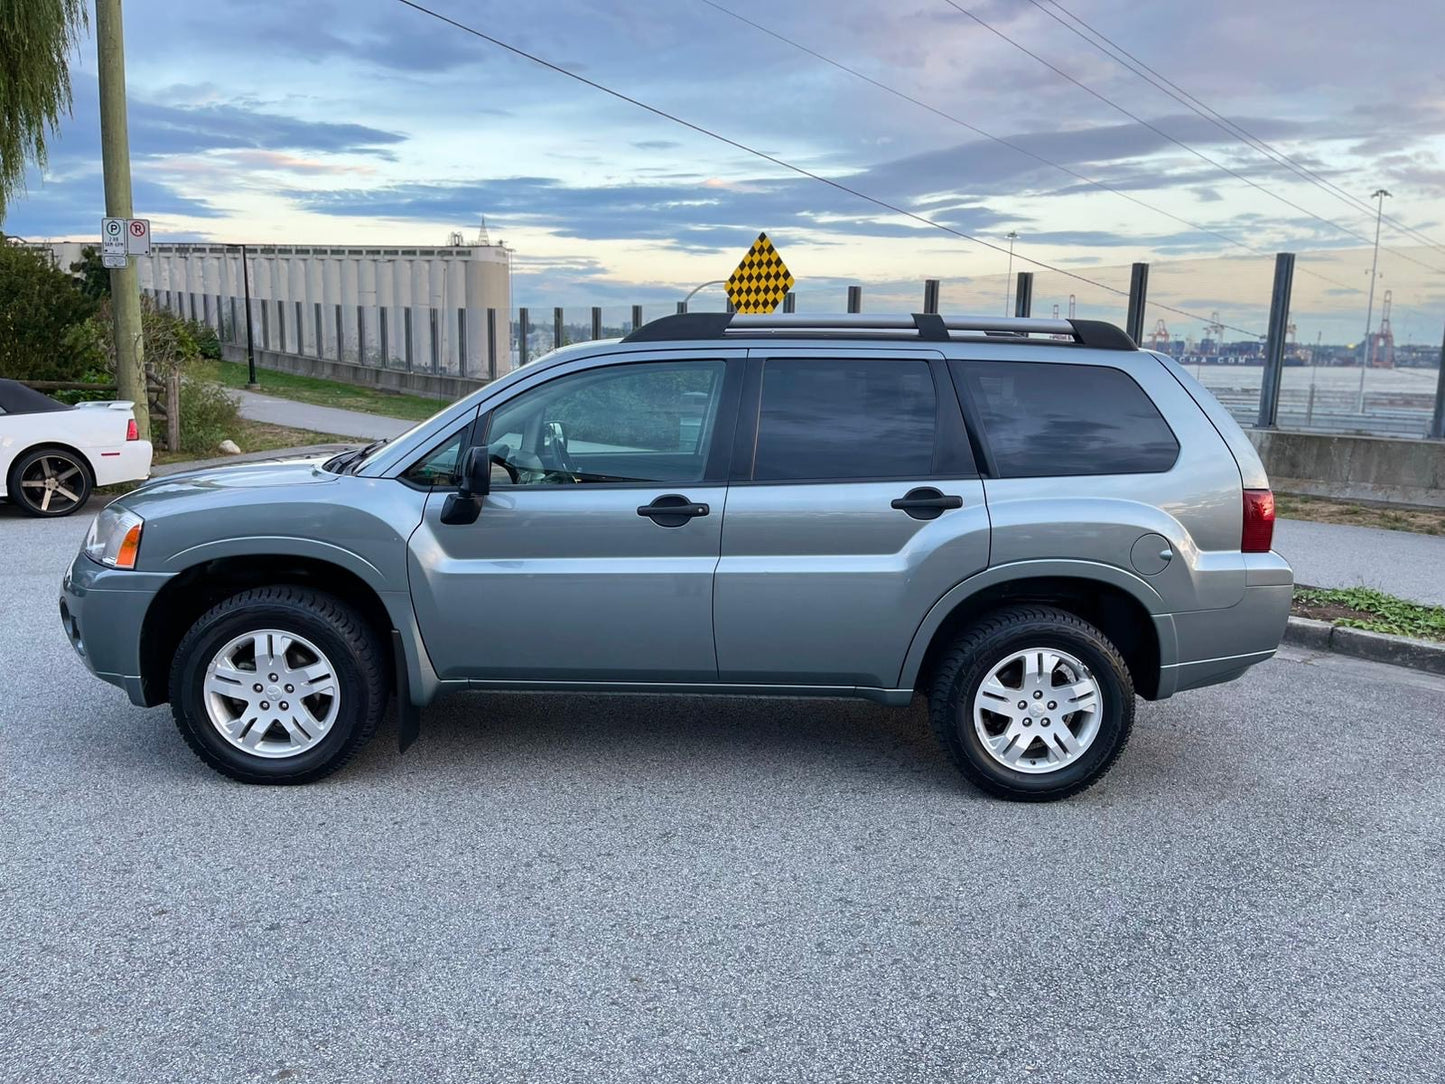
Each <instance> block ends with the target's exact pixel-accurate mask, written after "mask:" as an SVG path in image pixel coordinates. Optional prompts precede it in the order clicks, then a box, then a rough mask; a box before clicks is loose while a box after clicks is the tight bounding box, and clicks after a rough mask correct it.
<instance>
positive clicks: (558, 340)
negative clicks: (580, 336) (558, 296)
mask: <svg viewBox="0 0 1445 1084" xmlns="http://www.w3.org/2000/svg"><path fill="white" fill-rule="evenodd" d="M565 334H566V332H565V331H564V330H563V328H562V310H561V309H553V310H552V345H553V346H554V347H555V346H561V345H562V338H563V336H564V335H565Z"/></svg>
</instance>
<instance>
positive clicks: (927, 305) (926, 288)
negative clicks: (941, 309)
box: [923, 279, 938, 313]
mask: <svg viewBox="0 0 1445 1084" xmlns="http://www.w3.org/2000/svg"><path fill="white" fill-rule="evenodd" d="M923 311H924V312H932V313H936V312H937V311H938V280H937V279H924V280H923Z"/></svg>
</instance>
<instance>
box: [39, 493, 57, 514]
mask: <svg viewBox="0 0 1445 1084" xmlns="http://www.w3.org/2000/svg"><path fill="white" fill-rule="evenodd" d="M54 492H55V490H53V489H47V490H46V491H45V496H43V497H41V498H40V510H41V511H42V512H49V511H50V495H51V494H52V493H54Z"/></svg>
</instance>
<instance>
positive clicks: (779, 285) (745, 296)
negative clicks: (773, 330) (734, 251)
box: [728, 233, 793, 312]
mask: <svg viewBox="0 0 1445 1084" xmlns="http://www.w3.org/2000/svg"><path fill="white" fill-rule="evenodd" d="M792 288H793V273H792V272H791V271H789V270H788V265H787V264H785V263H783V258H782V257H781V256H779V255H778V250H777V249H775V248H774V247H773V243H772V242H771V241H769V240H768V235H767V234H766V233H760V234H758V239H757V240H756V241H754V242H753V247H752V248H750V249H748V254H747V255H746V256H744V257H743V262H742V263H740V264H738V269H737V270H736V271H734V272H733V273H732V276H731V277H730V278H729V279H728V300H729V301H731V302H732V303H733V308H734V309H736V310H737V311H738V312H772V311H773V310H774V309H776V308H777V307H778V305H779V304H780V303H781V302H782V300H783V295H784V294H786V293H787V292H788V291H789V290H791V289H792Z"/></svg>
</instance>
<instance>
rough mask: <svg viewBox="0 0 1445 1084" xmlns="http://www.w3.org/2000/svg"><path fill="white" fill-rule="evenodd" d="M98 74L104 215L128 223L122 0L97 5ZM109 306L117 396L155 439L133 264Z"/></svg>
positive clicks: (115, 279) (117, 280)
mask: <svg viewBox="0 0 1445 1084" xmlns="http://www.w3.org/2000/svg"><path fill="white" fill-rule="evenodd" d="M95 51H96V59H97V66H96V74H97V75H98V77H99V81H100V159H101V170H102V173H103V174H104V178H105V213H106V216H107V217H109V218H130V217H131V215H132V214H133V213H134V210H135V208H134V206H133V205H132V203H131V189H130V134H129V132H128V130H127V125H126V109H125V33H124V30H123V28H122V24H121V16H120V0H96V3H95ZM110 305H111V313H112V316H113V319H114V325H115V382H116V388H117V394H118V395H119V396H120V398H122V399H129V400H131V401H132V402H133V403H134V404H135V407H134V411H135V421H136V428H137V429H138V430H139V431H140V438H141V440H149V439H150V435H151V412H150V399H149V396H148V394H147V392H146V377H145V344H144V342H143V341H142V338H141V318H140V287H139V279H138V276H137V275H136V269H135V264H133V263H131V261H130V257H129V256H127V257H126V261H125V266H124V267H113V268H111V271H110Z"/></svg>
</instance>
